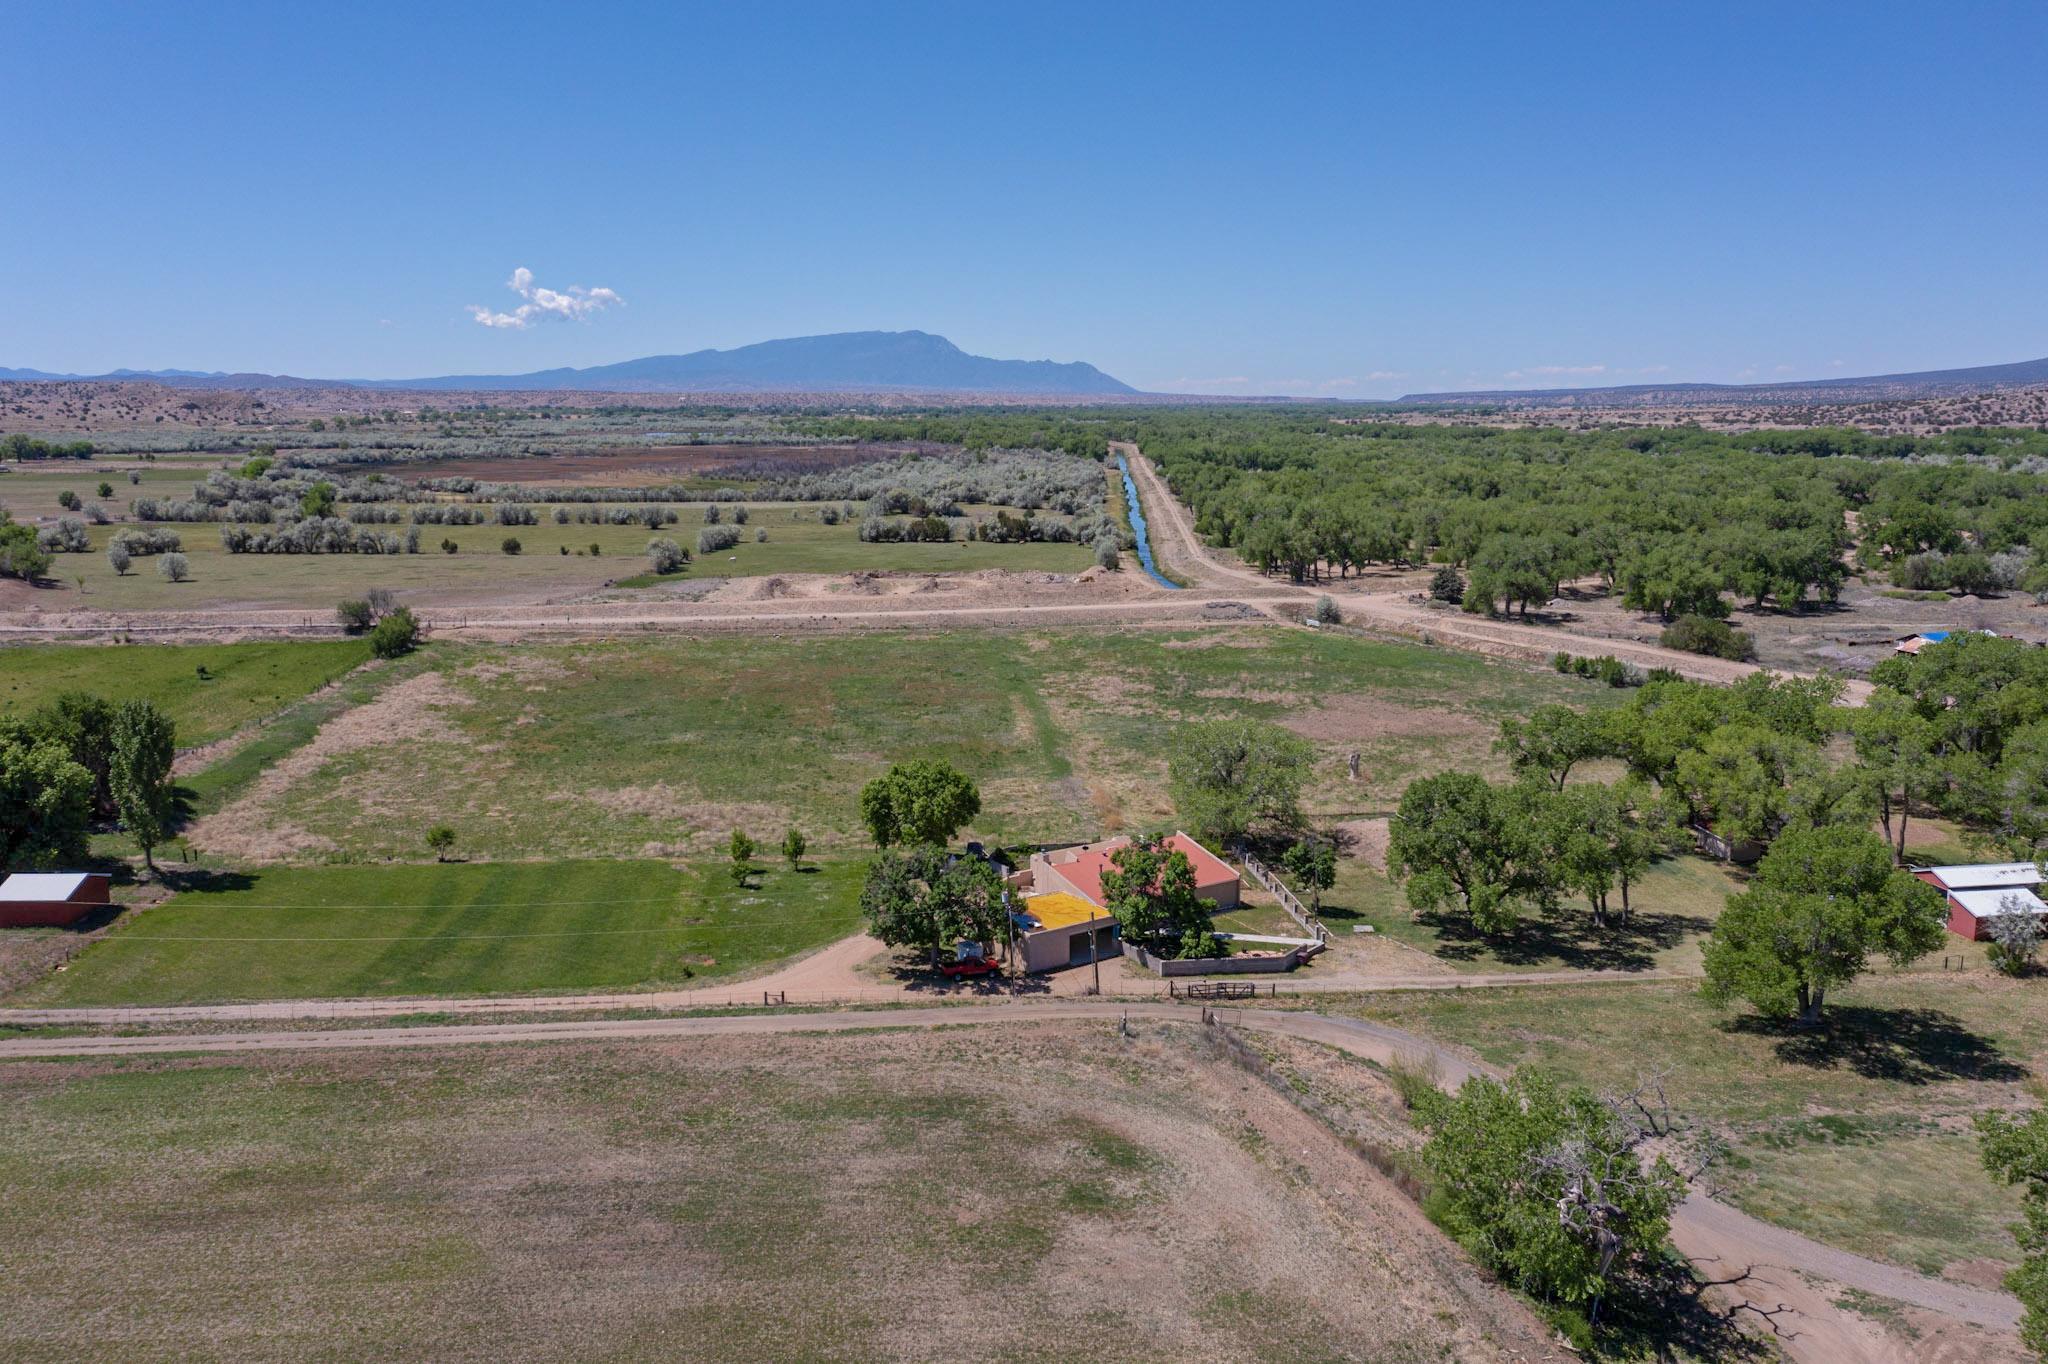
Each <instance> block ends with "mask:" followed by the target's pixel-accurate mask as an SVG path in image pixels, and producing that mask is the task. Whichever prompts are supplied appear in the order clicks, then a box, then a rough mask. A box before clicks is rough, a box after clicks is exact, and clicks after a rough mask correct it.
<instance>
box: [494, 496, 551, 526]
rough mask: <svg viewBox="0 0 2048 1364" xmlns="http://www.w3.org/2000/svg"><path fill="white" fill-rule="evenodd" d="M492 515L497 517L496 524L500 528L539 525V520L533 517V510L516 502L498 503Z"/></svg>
mask: <svg viewBox="0 0 2048 1364" xmlns="http://www.w3.org/2000/svg"><path fill="white" fill-rule="evenodd" d="M493 514H494V515H495V516H496V517H497V519H498V524H499V525H501V526H537V525H539V524H540V518H539V517H537V516H535V515H534V513H533V508H531V507H525V506H521V505H520V504H518V503H517V502H500V503H499V504H498V505H497V506H496V507H495V508H494V509H493Z"/></svg>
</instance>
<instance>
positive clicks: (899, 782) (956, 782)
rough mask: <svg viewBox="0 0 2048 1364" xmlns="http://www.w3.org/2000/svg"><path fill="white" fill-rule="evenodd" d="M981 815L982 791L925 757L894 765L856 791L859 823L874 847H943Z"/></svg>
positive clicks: (942, 765) (950, 768) (953, 771)
mask: <svg viewBox="0 0 2048 1364" xmlns="http://www.w3.org/2000/svg"><path fill="white" fill-rule="evenodd" d="M980 813H981V793H980V792H979V791H977V790H975V787H974V783H973V782H971V781H969V780H968V779H967V778H966V777H964V776H962V775H961V774H960V773H959V772H956V771H955V770H954V769H953V768H952V767H951V766H950V765H949V764H947V763H943V762H938V761H934V760H932V759H928V758H918V759H913V760H912V761H910V762H901V763H895V764H893V765H891V766H890V768H889V770H888V771H887V772H885V773H883V774H882V775H881V776H879V777H876V778H875V779H874V780H873V781H871V782H869V783H868V784H867V785H866V786H863V787H862V788H861V792H860V817H861V822H862V823H863V824H865V825H867V829H868V835H869V836H870V837H871V838H873V839H874V841H875V846H876V847H877V848H888V847H893V846H895V845H896V844H899V843H905V844H910V845H912V846H917V845H920V844H929V845H931V846H934V847H944V846H945V845H946V844H947V843H950V842H951V841H952V839H953V835H954V834H956V833H958V832H960V830H962V829H963V828H965V827H967V822H968V821H969V820H971V819H973V818H974V817H975V816H976V815H978V814H980Z"/></svg>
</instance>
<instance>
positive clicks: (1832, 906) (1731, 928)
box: [1705, 825, 1945, 1025]
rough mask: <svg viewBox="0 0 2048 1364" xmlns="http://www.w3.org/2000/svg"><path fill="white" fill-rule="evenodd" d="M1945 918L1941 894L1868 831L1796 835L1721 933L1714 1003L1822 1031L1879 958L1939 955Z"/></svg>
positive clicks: (1769, 856)
mask: <svg viewBox="0 0 2048 1364" xmlns="http://www.w3.org/2000/svg"><path fill="white" fill-rule="evenodd" d="M1944 918H1945V916H1944V913H1943V906H1942V898H1941V894H1940V892H1938V891H1936V890H1935V889H1934V888H1933V887H1932V886H1929V885H1926V884H1925V883H1923V882H1921V881H1917V880H1915V879H1914V878H1913V877H1911V876H1908V875H1906V874H1905V873H1904V872H1901V871H1898V870H1896V869H1894V868H1893V866H1892V859H1891V850H1890V849H1889V848H1888V847H1887V846H1886V845H1885V843H1884V840H1882V839H1880V838H1879V837H1878V836H1877V835H1876V834H1874V833H1872V832H1870V831H1869V830H1868V829H1864V828H1854V827H1851V826H1847V825H1835V826H1832V827H1828V828H1799V827H1794V828H1790V829H1787V830H1786V831H1785V833H1784V834H1783V835H1782V836H1781V837H1780V838H1779V839H1778V840H1777V842H1776V843H1774V844H1772V846H1771V850H1770V852H1768V853H1766V854H1765V855H1764V858H1763V861H1762V862H1760V863H1759V864H1758V865H1757V871H1756V877H1755V879H1754V880H1753V881H1751V882H1750V887H1749V889H1748V890H1746V891H1744V892H1742V893H1741V894H1740V895H1733V896H1730V897H1729V899H1728V907H1727V909H1726V910H1724V911H1723V912H1722V914H1721V918H1720V920H1719V922H1717V923H1716V924H1715V925H1714V932H1713V935H1712V936H1711V937H1710V938H1709V939H1708V940H1707V943H1706V948H1705V966H1706V974H1707V980H1706V993H1707V995H1708V997H1709V998H1713V999H1722V1000H1726V999H1734V998H1740V999H1746V1000H1748V1001H1749V1002H1750V1003H1751V1004H1753V1005H1755V1006H1756V1007H1757V1008H1758V1009H1759V1010H1760V1011H1762V1012H1763V1013H1765V1014H1768V1015H1770V1016H1772V1017H1778V1018H1796V1019H1798V1020H1799V1021H1800V1022H1801V1023H1804V1024H1808V1025H1812V1024H1815V1023H1818V1022H1819V1021H1820V1017H1821V1008H1822V1006H1823V1004H1824V1003H1825V1002H1826V999H1827V992H1828V991H1829V990H1830V989H1833V988H1834V987H1836V986H1839V985H1845V984H1847V983H1848V982H1849V981H1851V980H1854V979H1855V978H1856V977H1857V976H1859V975H1861V974H1862V973H1863V971H1864V970H1865V969H1866V968H1867V966H1868V964H1869V960H1870V957H1871V956H1872V954H1874V953H1882V954H1883V955H1885V956H1887V957H1889V958H1890V959H1891V960H1892V961H1893V962H1894V963H1895V964H1898V965H1901V966H1903V965H1904V964H1905V963H1907V962H1909V961H1912V960H1914V959H1916V958H1918V957H1922V956H1925V955H1926V954H1927V953H1929V952H1931V951H1933V950H1934V949H1935V948H1936V947H1939V946H1940V945H1941V935H1942V932H1943V922H1944Z"/></svg>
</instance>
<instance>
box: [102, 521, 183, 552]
mask: <svg viewBox="0 0 2048 1364" xmlns="http://www.w3.org/2000/svg"><path fill="white" fill-rule="evenodd" d="M114 543H115V544H117V545H119V546H121V547H122V548H123V549H125V550H127V551H128V552H129V553H130V554H131V555H133V556H135V557H136V558H138V559H140V558H142V557H144V556H146V555H150V554H168V553H170V552H171V551H172V550H175V549H183V548H184V547H185V542H184V541H183V540H181V539H180V538H179V537H178V532H176V531H174V530H154V529H150V530H145V529H143V528H141V527H139V526H137V527H131V528H130V529H128V530H124V531H121V532H120V533H119V534H117V535H115V536H114Z"/></svg>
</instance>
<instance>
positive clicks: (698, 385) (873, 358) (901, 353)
mask: <svg viewBox="0 0 2048 1364" xmlns="http://www.w3.org/2000/svg"><path fill="white" fill-rule="evenodd" d="M372 384H373V386H374V387H378V388H431V389H547V388H556V389H583V390H595V391H599V392H616V393H658V392H707V393H715V392H726V393H731V392H745V391H749V390H756V389H771V390H772V389H796V390H812V391H821V392H822V391H831V390H869V389H901V390H909V391H917V392H961V393H1059V394H1075V393H1103V394H1108V393H1134V392H1136V391H1137V390H1135V389H1133V388H1131V387H1130V386H1129V385H1127V384H1124V383H1120V382H1118V381H1117V380H1115V379H1112V378H1110V377H1109V376H1108V375H1107V374H1104V373H1103V372H1102V371H1101V370H1099V369H1097V368H1095V366H1093V365H1089V364H1083V363H1082V362H1080V361H1078V360H1076V361H1073V362H1071V363H1068V364H1060V363H1058V362H1056V361H1052V360H992V359H990V358H988V357H987V356H984V355H969V354H968V353H967V352H966V351H963V350H961V349H960V348H959V347H958V346H956V345H954V344H953V343H952V342H951V341H948V340H947V339H946V338H945V337H943V336H933V335H932V334H931V333H929V332H838V333H835V334H833V335H830V336H798V337H791V338H789V339H787V340H783V341H761V342H758V343H756V344H754V345H751V346H740V347H738V348H736V349H733V350H700V351H692V352H691V353H690V354H688V355H650V356H647V357H645V358H644V359H639V360H625V361H621V362H620V363H618V364H616V365H598V366H596V367H594V368H591V369H544V370H539V371H536V372H534V373H532V374H450V375H442V376H440V377H437V378H432V379H407V380H396V379H389V380H376V381H372Z"/></svg>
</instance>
